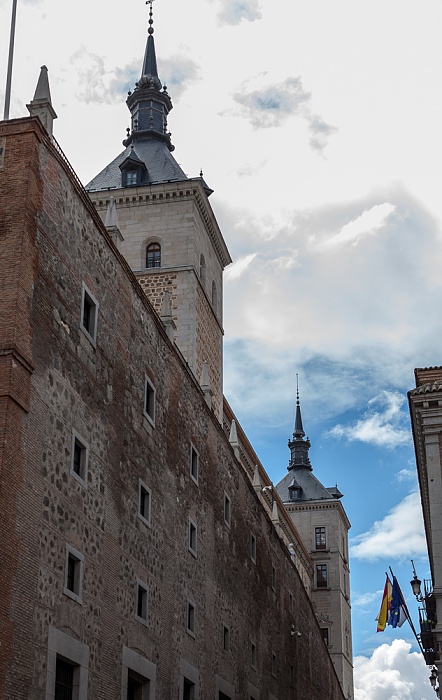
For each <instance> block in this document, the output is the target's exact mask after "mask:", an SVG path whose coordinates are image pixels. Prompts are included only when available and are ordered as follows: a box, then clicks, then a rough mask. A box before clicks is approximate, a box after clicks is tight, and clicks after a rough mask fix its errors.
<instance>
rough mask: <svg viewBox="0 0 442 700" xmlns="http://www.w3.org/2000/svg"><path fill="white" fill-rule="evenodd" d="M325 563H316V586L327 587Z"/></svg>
mask: <svg viewBox="0 0 442 700" xmlns="http://www.w3.org/2000/svg"><path fill="white" fill-rule="evenodd" d="M327 586H328V583H327V564H316V588H327Z"/></svg>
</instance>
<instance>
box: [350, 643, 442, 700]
mask: <svg viewBox="0 0 442 700" xmlns="http://www.w3.org/2000/svg"><path fill="white" fill-rule="evenodd" d="M410 650H411V644H409V643H408V642H406V641H404V640H403V639H395V640H394V641H393V642H392V643H391V644H382V645H381V646H380V647H378V648H377V649H375V651H374V652H373V654H372V656H371V657H369V658H367V657H365V656H356V657H355V659H354V684H355V700H433V697H434V691H433V689H432V688H431V686H430V683H429V681H428V668H427V667H426V665H425V661H424V659H423V657H422V655H421V654H418V653H417V652H410Z"/></svg>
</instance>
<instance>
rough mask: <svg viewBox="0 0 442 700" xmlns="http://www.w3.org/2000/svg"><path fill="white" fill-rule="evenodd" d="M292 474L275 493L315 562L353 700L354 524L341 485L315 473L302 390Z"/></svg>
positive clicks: (328, 638) (328, 636)
mask: <svg viewBox="0 0 442 700" xmlns="http://www.w3.org/2000/svg"><path fill="white" fill-rule="evenodd" d="M288 446H289V449H290V460H289V465H288V474H287V475H286V476H285V477H284V478H283V479H281V481H280V482H279V483H278V484H277V485H276V487H275V488H276V490H277V492H278V494H279V496H280V498H281V500H282V502H283V503H284V505H285V507H286V510H287V511H288V513H289V515H290V517H291V519H292V520H293V522H294V524H295V525H296V528H297V530H298V532H299V534H300V536H301V539H302V541H303V542H304V544H305V546H306V547H307V549H308V551H309V553H310V556H311V558H312V560H313V567H314V585H313V591H312V603H313V606H314V608H315V611H316V615H317V618H318V622H319V625H320V627H321V630H322V635H323V638H324V642H325V643H326V644H327V645H328V650H329V652H330V656H331V658H332V660H333V663H334V666H335V669H336V672H337V674H338V678H339V680H340V682H341V685H342V689H343V691H344V695H345V697H346V698H348V700H353V665H352V644H351V641H352V640H351V616H350V578H349V576H350V569H349V565H348V530H349V528H350V523H349V521H348V518H347V516H346V514H345V510H344V508H343V506H342V503H341V502H340V500H339V499H340V498H342V493H340V491H339V490H338V488H337V487H331V488H325V487H324V486H323V485H322V484H321V483H320V481H318V479H317V478H316V477H315V476H314V475H313V473H312V472H313V470H312V466H311V464H310V457H309V449H310V441H309V439H308V438H306V437H305V432H304V428H303V425H302V417H301V406H300V402H299V391H298V389H297V392H296V417H295V428H294V431H293V438H292V440H289V442H288Z"/></svg>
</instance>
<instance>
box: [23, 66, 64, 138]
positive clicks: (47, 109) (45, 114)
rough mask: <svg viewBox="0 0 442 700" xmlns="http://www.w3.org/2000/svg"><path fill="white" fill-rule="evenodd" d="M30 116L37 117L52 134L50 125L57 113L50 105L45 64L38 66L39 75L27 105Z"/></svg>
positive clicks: (50, 134)
mask: <svg viewBox="0 0 442 700" xmlns="http://www.w3.org/2000/svg"><path fill="white" fill-rule="evenodd" d="M26 107H27V108H28V111H29V114H30V115H31V117H38V118H39V119H40V121H41V123H42V124H43V126H44V128H45V129H46V131H47V132H48V134H49V136H52V125H53V122H54V119H57V115H56V113H55V110H54V108H53V106H52V101H51V91H50V89H49V78H48V69H47V68H46V66H42V67H41V68H40V75H39V78H38V82H37V87H36V88H35V94H34V99H33V100H32V102H30V103H29V104H28V105H26Z"/></svg>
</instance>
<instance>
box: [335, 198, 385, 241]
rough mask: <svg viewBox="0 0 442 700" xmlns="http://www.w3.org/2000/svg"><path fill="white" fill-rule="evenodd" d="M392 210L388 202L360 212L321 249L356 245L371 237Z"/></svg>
mask: <svg viewBox="0 0 442 700" xmlns="http://www.w3.org/2000/svg"><path fill="white" fill-rule="evenodd" d="M394 210H395V206H394V205H393V204H389V203H388V202H385V203H384V204H375V206H374V207H371V209H368V210H366V211H364V212H362V214H361V215H360V216H358V217H357V218H356V219H353V220H352V221H349V222H348V223H347V224H345V225H344V226H343V227H342V228H341V230H340V231H339V232H338V233H335V234H334V235H332V236H331V237H330V238H327V239H326V240H324V241H323V242H322V247H323V248H329V247H332V246H335V245H339V244H345V243H350V244H351V245H357V243H358V242H359V240H360V239H361V238H362V237H364V236H368V235H373V234H375V233H376V232H377V231H379V229H380V228H382V226H383V225H384V223H385V220H386V218H387V216H388V215H389V214H391V213H392V212H393V211H394Z"/></svg>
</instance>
